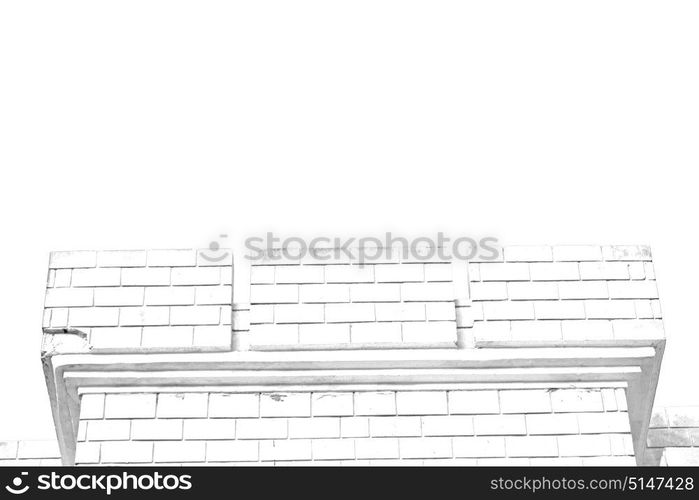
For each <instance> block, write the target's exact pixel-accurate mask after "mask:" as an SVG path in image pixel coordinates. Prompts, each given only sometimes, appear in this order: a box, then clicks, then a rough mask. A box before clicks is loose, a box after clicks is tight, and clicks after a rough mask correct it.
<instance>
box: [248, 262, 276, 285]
mask: <svg viewBox="0 0 699 500" xmlns="http://www.w3.org/2000/svg"><path fill="white" fill-rule="evenodd" d="M250 283H251V284H253V285H271V284H273V283H274V266H254V265H253V266H251V267H250Z"/></svg>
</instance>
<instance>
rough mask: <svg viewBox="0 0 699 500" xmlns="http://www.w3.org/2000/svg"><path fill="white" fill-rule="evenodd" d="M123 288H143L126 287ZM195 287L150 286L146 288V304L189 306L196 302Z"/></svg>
mask: <svg viewBox="0 0 699 500" xmlns="http://www.w3.org/2000/svg"><path fill="white" fill-rule="evenodd" d="M123 290H143V289H142V288H141V289H137V288H133V289H132V288H124V289H123ZM194 291H195V289H194V288H193V287H188V286H174V287H162V286H157V287H148V288H146V304H147V305H149V306H188V305H193V304H194Z"/></svg>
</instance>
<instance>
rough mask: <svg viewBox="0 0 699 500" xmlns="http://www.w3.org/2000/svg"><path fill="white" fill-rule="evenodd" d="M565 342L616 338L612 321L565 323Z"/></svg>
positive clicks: (563, 323) (574, 321)
mask: <svg viewBox="0 0 699 500" xmlns="http://www.w3.org/2000/svg"><path fill="white" fill-rule="evenodd" d="M562 329H563V340H610V339H612V338H613V336H614V332H613V330H612V323H611V321H606V320H579V321H578V320H572V321H563V322H562Z"/></svg>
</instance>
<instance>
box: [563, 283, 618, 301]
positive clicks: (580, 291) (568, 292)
mask: <svg viewBox="0 0 699 500" xmlns="http://www.w3.org/2000/svg"><path fill="white" fill-rule="evenodd" d="M613 284H614V283H610V284H609V285H610V287H611V286H612V285H613ZM558 290H559V294H560V297H561V299H564V300H565V299H606V298H608V297H609V292H608V291H607V282H606V281H566V282H562V283H559V284H558Z"/></svg>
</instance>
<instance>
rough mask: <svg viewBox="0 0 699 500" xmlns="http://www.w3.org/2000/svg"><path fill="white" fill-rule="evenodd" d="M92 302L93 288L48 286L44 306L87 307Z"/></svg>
mask: <svg viewBox="0 0 699 500" xmlns="http://www.w3.org/2000/svg"><path fill="white" fill-rule="evenodd" d="M92 302H93V301H92V289H91V288H48V289H47V290H46V300H45V302H44V307H85V306H91V305H92Z"/></svg>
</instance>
